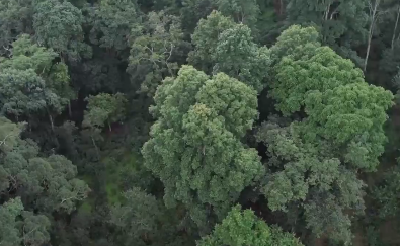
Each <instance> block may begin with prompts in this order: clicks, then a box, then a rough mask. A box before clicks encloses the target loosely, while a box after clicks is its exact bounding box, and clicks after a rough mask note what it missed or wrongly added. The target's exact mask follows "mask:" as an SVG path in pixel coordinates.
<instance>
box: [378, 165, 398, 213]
mask: <svg viewBox="0 0 400 246" xmlns="http://www.w3.org/2000/svg"><path fill="white" fill-rule="evenodd" d="M399 176H400V170H399V165H398V164H397V165H396V166H394V167H392V168H390V169H389V170H387V171H386V172H385V173H384V176H383V178H382V182H381V183H379V185H378V186H377V187H375V188H374V190H373V196H374V198H375V199H376V200H377V201H378V204H379V216H380V217H381V218H392V217H395V216H396V215H398V214H399V201H400V197H399V192H398V191H399Z"/></svg>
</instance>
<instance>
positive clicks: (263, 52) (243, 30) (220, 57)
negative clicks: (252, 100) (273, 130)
mask: <svg viewBox="0 0 400 246" xmlns="http://www.w3.org/2000/svg"><path fill="white" fill-rule="evenodd" d="M192 44H193V45H194V46H195V47H194V50H193V51H192V52H191V53H190V54H189V63H191V64H193V65H196V66H197V67H199V68H201V69H203V70H204V71H210V72H213V73H218V72H224V73H226V74H228V75H229V76H231V77H233V78H236V79H238V80H240V81H243V82H244V83H246V84H247V85H250V86H252V87H253V88H254V89H256V90H257V91H261V90H262V89H263V88H264V87H265V80H266V78H267V77H268V74H267V73H266V71H265V68H266V67H268V66H269V64H270V59H269V57H270V56H269V51H268V49H267V48H266V47H258V46H257V45H256V44H255V43H254V41H253V37H252V35H251V30H250V28H249V27H248V26H246V25H244V24H242V23H241V24H236V23H235V22H234V21H233V20H232V19H230V18H229V17H226V16H224V15H222V13H220V12H217V11H213V12H212V13H211V14H210V15H209V16H208V17H207V19H202V20H200V21H199V23H198V25H197V27H196V29H195V30H194V33H193V35H192Z"/></svg>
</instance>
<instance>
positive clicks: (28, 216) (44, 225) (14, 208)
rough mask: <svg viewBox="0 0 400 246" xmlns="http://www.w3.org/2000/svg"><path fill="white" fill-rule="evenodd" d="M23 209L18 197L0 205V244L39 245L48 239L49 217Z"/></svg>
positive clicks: (13, 245) (10, 245) (16, 245)
mask: <svg viewBox="0 0 400 246" xmlns="http://www.w3.org/2000/svg"><path fill="white" fill-rule="evenodd" d="M23 210H24V207H23V205H22V202H21V199H20V198H19V197H17V198H15V199H10V200H8V201H7V202H5V203H3V204H2V205H1V206H0V219H1V222H2V223H1V225H0V245H3V244H4V245H9V246H19V245H21V244H23V245H33V246H40V245H43V244H45V243H48V242H49V241H50V233H49V232H48V230H49V229H50V221H49V219H48V218H47V217H46V216H43V215H34V214H33V213H31V212H26V211H23Z"/></svg>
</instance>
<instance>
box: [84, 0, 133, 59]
mask: <svg viewBox="0 0 400 246" xmlns="http://www.w3.org/2000/svg"><path fill="white" fill-rule="evenodd" d="M89 11H90V22H91V23H92V25H93V26H92V29H91V30H90V40H91V42H92V43H93V44H95V45H99V47H101V48H106V49H114V50H116V51H123V50H125V49H126V48H127V47H128V39H129V36H130V31H131V29H132V28H133V27H135V25H137V24H138V23H140V12H139V11H140V10H139V8H138V5H137V2H136V0H101V1H100V2H99V4H98V5H96V6H95V7H92V8H91V9H89Z"/></svg>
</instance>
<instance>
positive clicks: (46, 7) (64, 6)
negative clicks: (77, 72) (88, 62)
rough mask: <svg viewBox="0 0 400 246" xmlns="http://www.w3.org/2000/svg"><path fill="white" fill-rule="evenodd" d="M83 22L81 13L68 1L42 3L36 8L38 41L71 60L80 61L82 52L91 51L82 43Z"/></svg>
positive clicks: (47, 0)
mask: <svg viewBox="0 0 400 246" xmlns="http://www.w3.org/2000/svg"><path fill="white" fill-rule="evenodd" d="M83 22H84V19H83V16H82V13H81V11H80V10H79V9H78V8H76V7H75V6H73V5H72V4H71V3H69V2H67V1H64V2H59V1H58V0H46V1H41V2H39V3H38V4H36V5H35V8H34V15H33V28H34V30H35V39H36V41H37V42H38V43H39V44H42V45H45V46H46V47H49V48H52V49H54V50H55V51H57V52H59V53H61V54H62V55H63V54H65V55H67V57H68V58H69V59H70V60H78V59H79V58H80V54H79V53H80V52H82V51H84V50H86V51H89V50H88V47H87V46H86V45H84V44H83V43H82V41H83V36H84V34H83V29H82V24H83Z"/></svg>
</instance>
